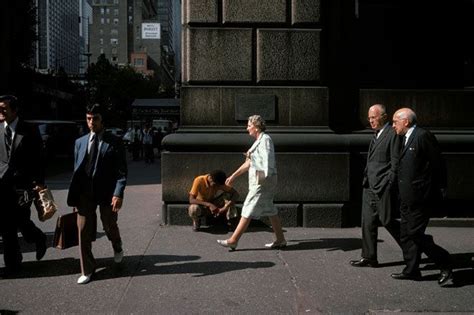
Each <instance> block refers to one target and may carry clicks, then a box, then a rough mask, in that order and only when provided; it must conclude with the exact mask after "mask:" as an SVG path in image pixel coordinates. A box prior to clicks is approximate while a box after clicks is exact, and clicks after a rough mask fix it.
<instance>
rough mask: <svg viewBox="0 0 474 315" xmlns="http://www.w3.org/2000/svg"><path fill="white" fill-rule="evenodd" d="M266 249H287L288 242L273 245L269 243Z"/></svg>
mask: <svg viewBox="0 0 474 315" xmlns="http://www.w3.org/2000/svg"><path fill="white" fill-rule="evenodd" d="M265 247H266V248H271V249H280V248H284V247H286V240H284V241H282V242H276V241H275V242H273V243H269V244H265Z"/></svg>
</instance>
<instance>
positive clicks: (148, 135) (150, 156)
mask: <svg viewBox="0 0 474 315" xmlns="http://www.w3.org/2000/svg"><path fill="white" fill-rule="evenodd" d="M143 149H144V151H145V163H147V164H148V163H155V154H154V152H153V130H151V128H150V125H149V124H146V125H145V129H144V130H143Z"/></svg>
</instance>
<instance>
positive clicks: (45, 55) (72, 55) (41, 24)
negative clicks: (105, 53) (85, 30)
mask: <svg viewBox="0 0 474 315" xmlns="http://www.w3.org/2000/svg"><path fill="white" fill-rule="evenodd" d="M36 8H37V17H38V25H37V34H38V42H37V45H36V52H35V58H34V61H33V63H34V65H35V67H36V68H37V69H39V70H40V71H41V70H43V71H59V70H60V69H64V71H65V72H66V73H68V74H77V73H79V64H80V58H81V52H80V51H81V49H80V47H81V42H80V37H79V23H78V17H79V1H78V0H37V1H36Z"/></svg>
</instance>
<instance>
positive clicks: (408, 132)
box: [405, 125, 416, 144]
mask: <svg viewBox="0 0 474 315" xmlns="http://www.w3.org/2000/svg"><path fill="white" fill-rule="evenodd" d="M415 128H416V125H413V126H411V127H410V128H409V129H408V131H407V133H406V134H405V144H407V141H408V138H410V136H411V134H412V133H413V130H415Z"/></svg>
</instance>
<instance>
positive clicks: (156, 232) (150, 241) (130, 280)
mask: <svg viewBox="0 0 474 315" xmlns="http://www.w3.org/2000/svg"><path fill="white" fill-rule="evenodd" d="M160 227H161V226H160V225H158V226H157V227H156V229H155V231H154V232H153V237H151V238H150V240H149V241H148V244H147V245H146V247H145V250H144V251H143V253H142V255H141V257H140V259H139V260H138V263H137V267H136V268H135V270H134V271H133V272H132V273H131V275H130V278H129V279H128V282H127V285H126V286H125V290H123V293H122V296H121V297H120V299H119V302H118V303H117V308H116V310H115V311H116V312H115V314H118V313H119V310H120V308H121V306H122V303H123V301H124V299H125V295H126V294H127V293H128V290H129V288H130V286H131V283H132V280H133V278H134V275H136V274H137V273H138V271H139V270H140V266H141V264H142V261H143V259H144V258H145V253H147V252H148V249H149V248H150V246H151V243H152V242H153V240H154V239H155V237H156V235H157V234H158V229H159V228H160Z"/></svg>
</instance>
